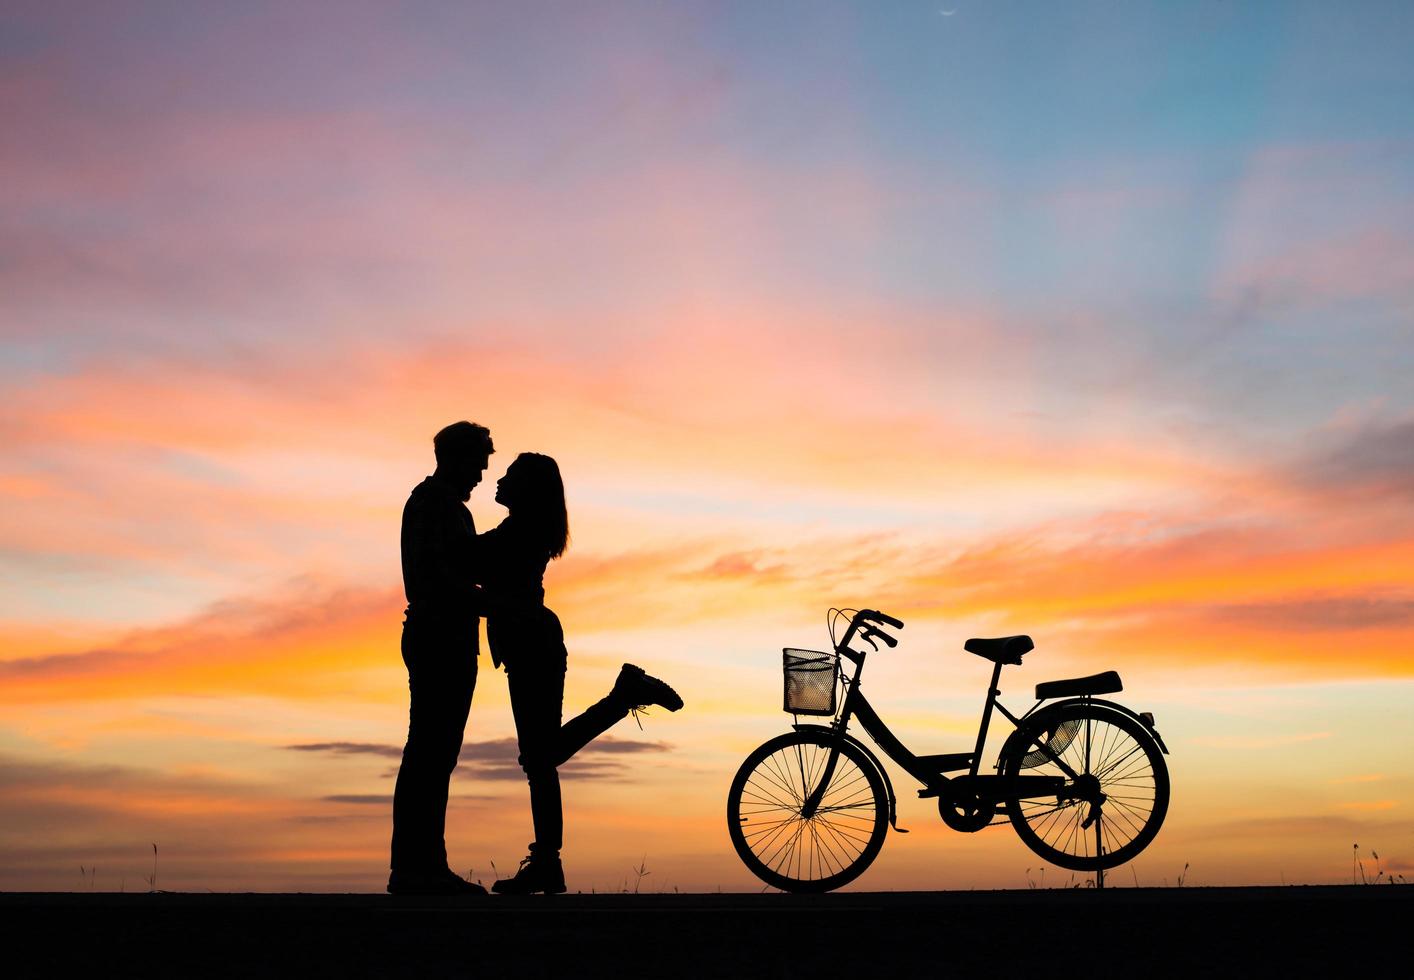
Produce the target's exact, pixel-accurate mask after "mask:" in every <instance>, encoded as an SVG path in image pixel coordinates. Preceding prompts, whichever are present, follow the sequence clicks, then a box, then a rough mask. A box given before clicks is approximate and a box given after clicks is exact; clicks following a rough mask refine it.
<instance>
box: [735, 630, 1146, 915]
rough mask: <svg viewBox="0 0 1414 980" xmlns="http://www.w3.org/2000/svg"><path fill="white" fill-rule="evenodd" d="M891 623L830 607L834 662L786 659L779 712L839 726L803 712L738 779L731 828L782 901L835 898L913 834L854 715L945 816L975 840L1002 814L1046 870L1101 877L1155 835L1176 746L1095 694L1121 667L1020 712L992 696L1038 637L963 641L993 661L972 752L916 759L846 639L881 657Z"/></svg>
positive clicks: (819, 655) (1050, 687) (1105, 690)
mask: <svg viewBox="0 0 1414 980" xmlns="http://www.w3.org/2000/svg"><path fill="white" fill-rule="evenodd" d="M851 612H852V613H854V615H853V617H852V618H851V619H850V622H849V628H848V630H846V632H845V634H844V636H843V637H842V638H841V639H840V640H839V642H838V643H835V642H834V632H835V627H836V625H837V622H838V618H840V617H843V616H845V615H847V614H849V613H851ZM885 625H887V626H891V627H893V628H894V629H902V628H903V623H902V622H901V621H900V620H897V619H894V618H893V617H892V616H886V615H884V614H883V613H880V612H878V611H876V610H871V609H863V610H835V609H832V610H830V614H829V628H830V639H831V642H832V643H833V645H834V650H833V651H832V652H828V653H826V652H820V651H813V650H798V649H795V648H786V649H785V651H784V670H785V710H786V711H788V712H791V713H792V714H794V715H796V716H800V715H807V716H809V715H816V716H828V717H831V718H833V721H831V722H830V723H829V724H828V725H825V724H810V723H801V722H800V721H799V718H798V717H797V720H796V723H795V724H793V725H792V728H793V729H794V730H793V731H790V732H786V733H785V734H783V735H779V736H777V737H775V738H773V739H770V740H769V741H767V742H765V743H764V744H762V745H761V746H759V747H758V748H756V749H755V750H754V751H752V752H751V753H750V754H749V755H748V756H747V757H746V760H745V761H744V762H743V763H742V764H741V768H740V769H739V770H738V771H737V774H736V777H735V778H734V779H733V780H732V783H731V788H730V790H728V793H727V828H728V833H729V834H730V836H731V840H732V844H733V846H734V847H735V848H736V852H737V855H738V856H739V857H740V858H741V860H742V861H743V863H745V864H746V866H747V868H748V869H750V870H751V872H752V873H753V874H755V875H756V876H757V877H758V878H760V879H761V880H762V881H764V882H765V883H766V884H768V885H771V886H774V887H776V888H780V889H783V890H785V891H793V892H826V891H830V890H832V889H835V888H839V887H841V886H843V885H846V884H848V883H849V882H851V881H853V880H854V879H856V878H858V877H859V876H860V875H861V874H863V873H864V871H865V869H867V868H868V867H869V865H870V864H871V863H872V862H873V861H874V859H875V858H876V857H877V856H878V854H879V851H880V849H881V848H882V847H883V845H884V837H885V835H886V834H887V832H888V828H889V827H893V829H894V830H895V831H896V832H898V833H907V831H906V830H904V829H903V828H901V827H899V825H898V801H897V797H896V795H895V793H894V787H893V782H892V780H891V779H890V777H889V774H888V772H887V771H886V770H885V769H884V767H883V764H882V763H881V762H880V761H879V758H878V756H877V755H875V754H874V753H873V752H871V751H870V749H869V748H868V747H867V746H866V745H865V744H864V743H863V742H861V741H860V740H859V739H858V738H856V737H855V736H854V735H851V734H850V733H849V723H850V721H851V720H853V719H858V721H859V723H860V724H861V725H862V726H863V728H864V731H865V732H866V733H867V734H868V735H869V736H870V737H871V738H872V739H873V741H874V743H875V744H876V745H877V746H878V747H879V748H880V749H882V750H883V752H884V754H885V755H886V756H888V757H889V758H890V759H892V760H893V761H894V762H895V763H897V764H898V766H899V767H900V768H902V769H903V770H904V771H905V772H907V773H908V774H909V775H911V776H913V777H914V778H915V779H917V780H918V781H919V783H921V784H922V787H923V788H922V789H920V790H919V791H918V795H919V797H920V798H925V799H926V798H932V797H936V798H937V800H938V811H939V815H940V816H941V817H942V820H943V823H945V824H946V825H947V826H948V827H950V828H952V829H953V830H957V831H961V832H964V833H975V832H977V831H979V830H981V829H983V828H984V827H988V826H991V825H992V824H993V823H994V820H995V822H998V823H1000V822H1001V820H1000V819H997V818H998V817H999V816H1005V817H1006V818H1007V820H1009V821H1010V823H1011V825H1012V827H1013V829H1015V831H1016V833H1017V835H1018V836H1019V837H1020V838H1021V840H1022V841H1023V842H1024V843H1025V844H1026V845H1027V846H1028V847H1029V848H1031V850H1033V851H1035V852H1036V854H1038V855H1039V856H1040V857H1041V858H1042V859H1043V860H1045V861H1048V862H1050V863H1051V864H1054V865H1057V866H1059V867H1062V868H1066V869H1070V870H1075V871H1095V872H1097V873H1098V874H1100V875H1102V874H1103V872H1104V871H1106V870H1108V869H1110V868H1113V867H1116V866H1118V865H1121V864H1123V863H1124V862H1126V861H1129V860H1130V859H1132V858H1133V857H1134V856H1135V855H1137V854H1138V853H1139V852H1140V851H1142V850H1143V849H1144V848H1145V847H1147V846H1148V845H1149V843H1150V842H1151V841H1152V840H1153V839H1154V836H1155V835H1156V834H1157V833H1158V832H1159V827H1160V826H1161V825H1162V824H1163V821H1164V816H1165V814H1166V813H1167V812H1168V803H1169V777H1168V767H1167V765H1166V763H1165V762H1164V756H1165V755H1167V754H1168V747H1167V746H1166V745H1164V741H1163V738H1162V737H1161V736H1160V735H1159V732H1158V729H1156V728H1155V727H1154V716H1153V715H1152V714H1151V713H1149V712H1142V713H1141V712H1135V711H1132V710H1130V709H1129V708H1127V707H1125V706H1124V705H1121V704H1118V703H1116V702H1113V701H1107V700H1102V699H1101V698H1099V697H1098V695H1102V694H1113V693H1115V692H1118V691H1120V690H1122V689H1123V684H1122V683H1121V681H1120V677H1119V674H1118V673H1116V672H1115V671H1112V670H1111V671H1105V672H1104V673H1100V674H1094V675H1091V676H1089V677H1076V678H1070V679H1066V680H1057V681H1047V682H1045V683H1041V684H1037V685H1036V703H1035V704H1034V705H1032V706H1031V708H1030V709H1028V710H1027V711H1025V712H1024V713H1022V714H1021V715H1019V716H1018V715H1014V714H1012V713H1011V711H1009V710H1007V708H1006V706H1005V705H1003V704H1002V703H1001V702H1000V701H999V700H998V698H999V696H1000V694H1001V691H1000V690H999V689H998V688H997V684H998V682H999V681H1000V679H1001V672H1002V667H1003V666H1005V665H1009V664H1015V665H1019V664H1020V663H1021V658H1022V656H1023V655H1024V654H1026V653H1027V652H1029V651H1030V650H1032V649H1034V648H1035V645H1034V644H1033V643H1032V641H1031V638H1030V637H1029V636H1004V637H999V638H996V639H971V640H968V641H967V642H966V643H964V644H963V649H965V650H967V651H968V652H969V653H973V654H976V655H977V656H979V657H982V658H984V659H986V660H989V661H991V662H992V663H993V665H994V666H993V670H992V681H991V684H990V685H989V686H988V689H987V700H986V704H985V706H984V707H983V709H982V720H981V723H980V725H979V727H978V731H977V741H976V744H975V747H974V748H973V750H972V751H970V752H956V753H948V754H943V755H914V754H913V753H912V752H910V751H909V750H908V749H907V748H906V747H905V746H904V745H903V743H902V742H900V741H899V740H898V738H897V737H895V736H894V734H893V733H892V732H891V731H889V728H888V726H887V725H885V724H884V722H883V720H882V719H881V718H880V717H879V715H878V713H877V712H876V711H875V710H874V708H873V707H872V706H871V705H870V704H869V701H868V699H867V698H865V696H864V693H863V691H862V690H861V689H860V676H861V675H862V674H863V672H864V662H865V658H866V656H867V652H865V651H856V650H854V649H852V648H851V643H853V642H854V640H855V638H856V636H858V637H860V638H862V639H863V640H864V641H865V642H867V643H869V645H870V646H872V647H873V648H874V649H875V650H878V649H879V643H878V642H876V641H879V642H883V643H884V644H886V645H887V646H889V647H894V646H896V645H897V644H898V640H897V639H896V638H895V637H893V636H891V635H889V634H888V633H885V632H884V631H883V630H882V629H881V627H882V626H885ZM843 662H848V663H851V664H853V665H854V674H853V676H852V677H846V676H845V671H844V670H843V669H842V663H843ZM841 690H842V691H843V692H844V696H843V698H842V699H841V698H839V697H838V696H837V694H838V692H839V691H841ZM1053 699H1059V700H1053ZM1048 701H1050V702H1051V703H1049V704H1047V703H1046V702H1048ZM837 706H838V707H837ZM994 709H995V710H996V711H999V712H1000V713H1001V714H1002V716H1003V717H1005V718H1006V719H1007V720H1008V721H1009V722H1011V724H1012V727H1013V731H1012V732H1011V733H1010V734H1009V735H1008V736H1007V738H1006V740H1005V741H1004V742H1003V744H1002V747H1001V750H1000V751H999V752H998V755H997V761H996V764H995V766H994V768H995V769H996V772H995V774H984V773H980V772H979V771H978V770H979V767H980V762H981V757H982V752H983V747H984V745H985V742H986V739H987V728H988V725H989V724H990V722H991V719H992V713H993V710H994ZM949 773H957V775H949ZM1100 880H1103V879H1100Z"/></svg>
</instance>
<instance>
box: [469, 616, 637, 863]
mask: <svg viewBox="0 0 1414 980" xmlns="http://www.w3.org/2000/svg"><path fill="white" fill-rule="evenodd" d="M545 615H546V621H545V624H544V625H545V630H544V633H543V634H542V635H541V637H540V639H541V642H540V643H537V644H535V646H537V647H539V649H532V648H530V647H529V646H528V645H527V646H521V645H520V644H516V646H517V647H518V649H516V650H515V652H514V653H510V651H507V653H510V655H509V656H506V657H505V658H504V659H505V662H506V680H507V681H508V682H509V686H510V694H511V712H512V714H513V715H514V716H515V722H516V737H517V739H518V740H519V742H520V760H519V761H520V766H521V768H522V769H524V770H525V777H526V779H527V780H528V781H529V783H530V812H531V817H532V818H533V820H534V822H535V843H534V845H533V850H534V853H535V854H536V855H537V856H540V857H553V856H555V855H557V854H558V853H559V851H560V847H561V846H562V844H563V840H562V836H563V832H564V816H563V813H562V810H561V805H560V774H559V772H558V771H557V770H558V768H559V766H560V765H561V764H562V763H563V762H565V761H566V760H568V759H570V758H571V757H573V756H574V754H575V753H576V752H578V751H579V750H580V749H582V748H584V747H585V746H586V745H588V744H589V743H590V742H592V741H594V739H596V738H598V737H599V736H600V735H602V734H603V733H604V732H606V731H608V730H609V729H610V728H612V727H613V726H614V725H616V724H618V723H619V722H620V721H622V720H623V719H624V717H625V716H626V715H627V714H628V706H627V705H626V704H624V703H623V702H622V701H620V700H619V699H618V698H615V697H614V696H613V695H612V694H610V695H609V696H607V697H604V698H602V699H600V700H599V701H598V702H597V703H596V704H594V705H593V706H591V707H590V708H589V709H588V710H587V711H585V712H584V713H583V714H581V715H579V716H578V717H576V718H572V719H571V720H570V721H569V722H567V723H566V724H564V725H561V724H560V718H561V717H562V715H563V712H564V700H565V664H566V653H565V644H564V634H563V633H562V632H561V630H560V621H559V619H558V618H557V617H556V616H555V614H554V613H553V612H550V610H548V609H547V610H545ZM500 632H502V631H500V630H497V631H494V632H493V639H492V644H493V649H494V648H495V645H496V639H497V637H496V633H500ZM501 646H502V648H503V649H504V648H505V647H506V646H507V644H505V643H504V642H503V643H502V644H501Z"/></svg>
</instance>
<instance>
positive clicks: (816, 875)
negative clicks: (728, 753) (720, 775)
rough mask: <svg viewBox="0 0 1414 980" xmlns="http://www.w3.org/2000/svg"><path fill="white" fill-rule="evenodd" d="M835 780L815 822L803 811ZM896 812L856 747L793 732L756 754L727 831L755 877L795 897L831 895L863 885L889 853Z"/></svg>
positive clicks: (730, 803) (731, 803) (742, 776)
mask: <svg viewBox="0 0 1414 980" xmlns="http://www.w3.org/2000/svg"><path fill="white" fill-rule="evenodd" d="M836 745H838V751H839V758H838V759H837V761H836V763H835V770H834V773H833V774H832V775H831V776H830V782H829V785H828V786H827V787H826V790H825V793H824V796H823V797H822V798H821V800H820V807H819V809H818V810H817V811H816V812H815V813H814V814H812V815H811V816H810V817H808V818H807V817H805V816H803V815H802V812H801V810H802V807H803V806H804V803H805V800H806V798H807V797H808V796H809V795H810V792H811V790H813V789H815V788H816V787H817V786H818V785H819V783H820V780H821V779H822V778H823V777H824V774H825V770H826V767H827V764H828V762H829V758H830V753H832V752H834V751H835V750H836ZM888 822H889V805H888V796H887V794H886V793H885V792H884V781H883V779H882V778H881V777H880V775H879V771H878V769H877V768H876V767H875V765H874V762H873V760H871V759H870V758H869V757H868V755H866V754H865V753H864V752H863V751H862V750H860V749H859V748H857V747H856V746H854V745H851V744H849V743H848V742H840V743H836V742H834V740H832V739H829V737H828V736H825V735H822V734H819V733H815V732H788V733H786V734H785V735H780V736H778V737H776V738H773V739H771V740H770V741H769V742H766V743H765V744H764V745H761V746H760V747H759V748H757V749H755V750H754V751H753V752H752V753H751V754H750V755H748V756H747V757H746V761H745V762H743V763H742V764H741V768H740V769H738V770H737V774H736V777H735V778H734V779H733V780H732V785H731V789H730V790H728V792H727V831H728V833H729V835H730V836H731V839H732V846H733V847H735V848H736V853H737V856H739V857H740V858H741V860H742V863H744V864H745V865H746V866H747V868H749V869H750V871H751V873H752V874H754V875H756V877H758V878H760V879H761V880H762V881H764V882H765V883H766V884H768V885H771V886H772V887H775V888H780V889H783V890H784V891H790V892H827V891H830V890H832V889H835V888H839V887H841V886H842V885H846V884H848V883H849V882H851V881H853V880H854V879H855V878H858V877H859V876H860V875H861V874H863V873H864V869H866V868H868V867H869V865H870V864H871V863H872V862H873V860H874V858H875V857H877V856H878V854H879V849H880V848H881V847H883V845H884V835H885V834H886V833H887V831H888Z"/></svg>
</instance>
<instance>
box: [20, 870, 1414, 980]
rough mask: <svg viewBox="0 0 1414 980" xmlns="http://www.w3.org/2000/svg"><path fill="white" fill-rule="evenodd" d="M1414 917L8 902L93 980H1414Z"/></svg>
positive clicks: (329, 898) (1071, 899)
mask: <svg viewBox="0 0 1414 980" xmlns="http://www.w3.org/2000/svg"><path fill="white" fill-rule="evenodd" d="M1411 913H1414V888H1411V887H1407V886H1398V885H1396V886H1361V887H1351V886H1340V887H1312V886H1293V887H1289V888H1109V889H1106V890H1105V891H1103V892H1096V891H1093V890H1090V891H1060V890H1036V891H999V892H883V893H843V894H834V895H822V896H803V897H802V896H791V895H780V894H730V895H727V894H717V895H561V896H556V897H552V898H545V897H535V898H528V899H527V898H519V899H507V898H499V897H496V898H490V899H407V898H401V899H398V898H390V897H388V896H385V895H215V894H152V895H132V894H128V895H113V894H106V895H105V894H87V893H74V894H48V893H8V894H0V923H3V927H4V928H3V935H4V937H5V938H4V941H3V942H4V947H5V953H6V954H7V955H6V956H5V962H6V965H7V969H6V972H7V974H9V975H11V976H36V977H39V976H80V977H95V978H108V977H119V976H142V977H154V976H184V977H212V976H220V977H236V976H239V977H269V976H300V975H302V976H311V977H387V976H403V975H407V976H412V975H427V976H445V975H453V976H463V975H466V976H472V975H478V974H484V975H487V976H498V975H504V976H511V977H536V976H551V975H556V976H559V975H576V976H615V977H658V976H711V977H733V976H770V977H805V976H812V975H826V976H829V975H836V976H838V975H844V974H847V973H849V972H861V973H862V972H866V971H867V973H869V974H870V975H873V974H875V973H878V974H879V975H880V976H888V975H889V974H891V973H894V972H903V971H907V973H906V975H910V976H911V975H914V974H918V973H925V974H927V975H931V976H954V975H955V976H959V977H973V976H978V977H986V976H1007V975H1011V974H1015V973H1016V972H1017V971H1019V970H1028V971H1040V972H1038V974H1037V975H1041V973H1042V972H1043V973H1044V974H1045V975H1048V976H1068V977H1076V976H1087V975H1090V976H1101V977H1104V976H1109V975H1114V974H1116V973H1118V974H1123V975H1129V976H1133V977H1141V978H1149V977H1168V976H1179V977H1185V978H1186V977H1193V976H1266V975H1275V974H1284V975H1288V976H1290V975H1295V976H1307V975H1317V974H1322V973H1335V974H1337V975H1341V976H1348V975H1351V974H1369V975H1373V976H1409V975H1410V974H1409V973H1408V970H1409V965H1410V963H1411V962H1414V958H1411V956H1410V951H1411V950H1410V940H1409V938H1408V932H1407V930H1408V929H1409V927H1410V924H1411ZM11 964H14V965H17V966H20V970H19V971H18V972H16V973H10V972H9V969H10V968H11V967H10V965H11ZM571 964H573V965H571Z"/></svg>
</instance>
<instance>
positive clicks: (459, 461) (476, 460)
mask: <svg viewBox="0 0 1414 980" xmlns="http://www.w3.org/2000/svg"><path fill="white" fill-rule="evenodd" d="M432 451H433V452H434V453H436V454H437V475H438V476H440V477H442V479H444V480H446V481H448V482H449V483H451V484H452V485H453V486H454V487H456V488H457V489H458V490H459V491H461V494H462V499H463V500H466V499H467V498H468V497H470V496H471V491H472V488H473V487H475V486H476V485H477V484H478V483H480V482H481V474H483V473H485V472H486V465H487V463H489V462H490V456H491V454H492V453H493V452H495V451H496V449H495V447H494V446H492V445H491V430H490V429H488V428H486V427H485V426H484V425H477V424H476V423H475V422H453V423H452V424H451V425H449V426H447V427H446V428H445V429H443V430H442V431H441V432H439V433H437V434H436V435H435V436H433V437H432Z"/></svg>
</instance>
